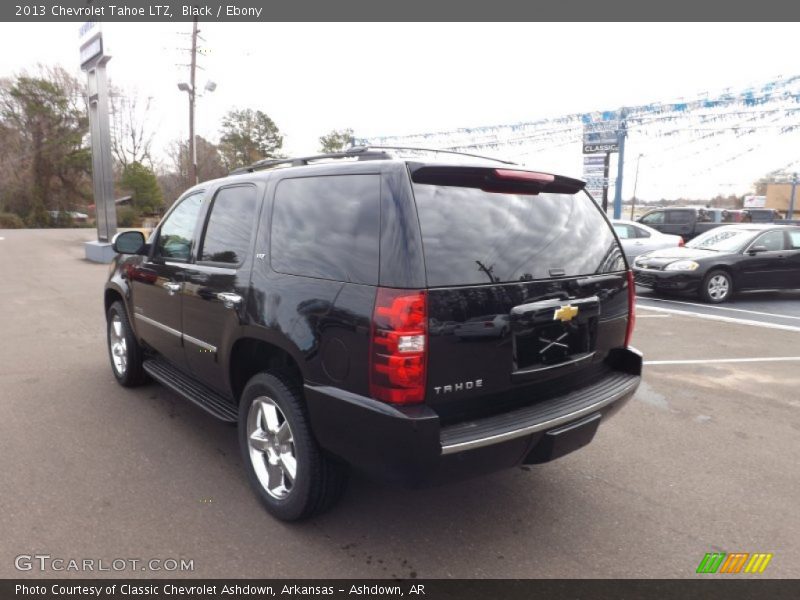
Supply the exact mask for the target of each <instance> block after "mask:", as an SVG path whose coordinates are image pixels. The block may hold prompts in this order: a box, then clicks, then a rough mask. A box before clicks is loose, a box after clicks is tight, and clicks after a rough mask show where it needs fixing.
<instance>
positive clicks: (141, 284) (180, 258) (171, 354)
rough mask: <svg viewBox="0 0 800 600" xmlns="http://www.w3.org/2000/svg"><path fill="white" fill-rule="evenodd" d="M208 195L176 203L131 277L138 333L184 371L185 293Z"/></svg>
mask: <svg viewBox="0 0 800 600" xmlns="http://www.w3.org/2000/svg"><path fill="white" fill-rule="evenodd" d="M204 195H205V192H202V191H201V192H195V193H192V194H189V195H187V196H186V197H184V198H182V199H180V200H178V201H177V202H176V203H175V207H174V208H173V209H172V210H171V212H170V213H169V215H167V217H166V218H165V219H164V221H163V222H162V224H161V226H160V227H159V229H158V231H157V232H156V236H155V243H154V245H153V250H152V253H151V255H150V256H149V257H148V258H147V259H145V260H143V261H142V262H141V263H140V264H138V265H136V266H135V267H133V268H132V269H131V270H130V271H129V273H128V277H129V280H130V285H131V290H132V291H131V295H132V299H133V316H134V319H135V322H136V331H137V332H138V333H139V335H140V336H141V338H142V339H143V340H144V341H145V342H146V343H147V344H148V345H149V346H151V347H152V348H154V349H155V350H157V351H158V352H159V353H160V354H161V355H162V356H164V357H165V358H167V359H168V360H169V361H170V362H172V363H173V364H174V365H175V366H177V367H180V368H183V369H186V359H185V356H184V353H183V346H182V339H181V338H182V323H181V299H182V295H181V290H182V289H183V285H184V276H185V272H186V266H187V264H188V263H189V260H190V258H191V255H192V250H193V248H194V245H195V240H196V235H197V227H198V219H199V216H200V209H201V207H202V203H203V197H204Z"/></svg>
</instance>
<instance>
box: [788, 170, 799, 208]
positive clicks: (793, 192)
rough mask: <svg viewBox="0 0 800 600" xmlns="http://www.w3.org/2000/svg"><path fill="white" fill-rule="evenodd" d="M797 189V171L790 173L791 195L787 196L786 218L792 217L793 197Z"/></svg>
mask: <svg viewBox="0 0 800 600" xmlns="http://www.w3.org/2000/svg"><path fill="white" fill-rule="evenodd" d="M796 191H797V173H792V195H791V196H790V197H789V211H788V212H787V213H786V218H787V219H792V218H794V198H795V192H796Z"/></svg>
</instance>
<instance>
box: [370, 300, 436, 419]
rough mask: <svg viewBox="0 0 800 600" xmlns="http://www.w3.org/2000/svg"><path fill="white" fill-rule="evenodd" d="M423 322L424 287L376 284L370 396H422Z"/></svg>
mask: <svg viewBox="0 0 800 600" xmlns="http://www.w3.org/2000/svg"><path fill="white" fill-rule="evenodd" d="M427 322H428V310H427V296H426V294H425V292H424V291H418V290H398V289H390V288H378V292H377V295H376V297H375V310H374V312H373V315H372V344H371V349H370V369H369V371H370V378H369V390H370V395H371V396H372V397H373V398H375V399H376V400H381V401H383V402H389V403H391V404H419V403H420V402H423V401H424V400H425V367H426V364H427V358H428V325H427Z"/></svg>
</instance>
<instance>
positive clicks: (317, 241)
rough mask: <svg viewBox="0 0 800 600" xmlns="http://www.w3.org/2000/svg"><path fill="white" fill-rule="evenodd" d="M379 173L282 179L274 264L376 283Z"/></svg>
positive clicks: (274, 221) (274, 226)
mask: <svg viewBox="0 0 800 600" xmlns="http://www.w3.org/2000/svg"><path fill="white" fill-rule="evenodd" d="M380 191H381V183H380V175H332V176H324V177H303V178H297V179H284V180H283V181H281V182H280V183H279V184H278V186H277V189H276V191H275V206H274V209H273V213H272V242H271V251H270V255H271V262H272V268H273V269H275V270H276V271H278V272H280V273H289V274H292V275H305V276H307V277H319V278H321V279H333V280H336V281H349V282H353V283H366V284H372V285H375V284H377V283H378V250H379V238H380Z"/></svg>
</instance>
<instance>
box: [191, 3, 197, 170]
mask: <svg viewBox="0 0 800 600" xmlns="http://www.w3.org/2000/svg"><path fill="white" fill-rule="evenodd" d="M196 70H197V17H195V18H194V19H193V20H192V64H191V67H190V70H189V152H190V154H191V160H192V166H191V168H190V169H189V176H190V178H191V179H190V181H191V183H192V185H197V184H198V183H199V179H198V177H197V140H196V139H195V136H194V98H195V91H196V89H197V88H196V87H195V72H196Z"/></svg>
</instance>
